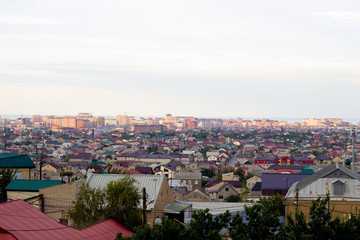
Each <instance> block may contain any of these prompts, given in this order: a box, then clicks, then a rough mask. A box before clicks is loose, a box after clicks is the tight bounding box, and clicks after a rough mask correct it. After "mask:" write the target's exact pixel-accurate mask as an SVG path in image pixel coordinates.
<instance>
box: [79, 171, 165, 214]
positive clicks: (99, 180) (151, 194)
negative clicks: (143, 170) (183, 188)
mask: <svg viewBox="0 0 360 240" xmlns="http://www.w3.org/2000/svg"><path fill="white" fill-rule="evenodd" d="M125 176H129V175H124V174H91V175H90V176H89V177H88V178H87V179H86V183H87V184H89V187H91V188H99V189H104V188H105V187H106V186H107V184H108V183H109V182H111V181H117V180H120V179H122V178H124V177H125ZM131 177H133V178H134V179H135V180H136V182H137V184H136V185H137V187H138V188H139V191H140V192H141V194H142V189H143V188H145V189H146V194H147V202H148V204H147V210H151V209H152V208H154V205H155V202H156V199H157V197H158V195H159V192H160V187H161V184H162V183H163V181H164V175H131Z"/></svg>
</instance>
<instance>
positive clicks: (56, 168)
mask: <svg viewBox="0 0 360 240" xmlns="http://www.w3.org/2000/svg"><path fill="white" fill-rule="evenodd" d="M60 169H61V167H60V166H58V165H57V164H55V163H53V162H49V163H46V164H44V165H43V167H42V168H41V170H42V171H48V172H59V171H60Z"/></svg>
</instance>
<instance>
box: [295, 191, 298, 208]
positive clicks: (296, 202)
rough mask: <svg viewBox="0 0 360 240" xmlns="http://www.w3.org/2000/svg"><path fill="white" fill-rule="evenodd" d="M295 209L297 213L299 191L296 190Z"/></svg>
mask: <svg viewBox="0 0 360 240" xmlns="http://www.w3.org/2000/svg"><path fill="white" fill-rule="evenodd" d="M295 199H296V200H295V209H296V212H298V209H299V189H298V188H297V189H296V194H295Z"/></svg>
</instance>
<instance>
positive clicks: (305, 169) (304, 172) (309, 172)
mask: <svg viewBox="0 0 360 240" xmlns="http://www.w3.org/2000/svg"><path fill="white" fill-rule="evenodd" d="M314 173H315V172H314V170H313V169H311V168H304V169H303V170H301V172H299V174H314Z"/></svg>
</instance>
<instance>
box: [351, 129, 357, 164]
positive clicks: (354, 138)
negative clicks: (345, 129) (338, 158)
mask: <svg viewBox="0 0 360 240" xmlns="http://www.w3.org/2000/svg"><path fill="white" fill-rule="evenodd" d="M350 138H352V167H351V170H352V171H354V165H355V142H356V139H357V127H355V128H354V129H353V128H352V126H351V127H350Z"/></svg>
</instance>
